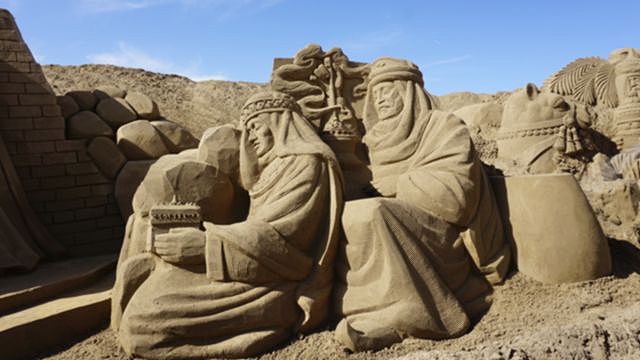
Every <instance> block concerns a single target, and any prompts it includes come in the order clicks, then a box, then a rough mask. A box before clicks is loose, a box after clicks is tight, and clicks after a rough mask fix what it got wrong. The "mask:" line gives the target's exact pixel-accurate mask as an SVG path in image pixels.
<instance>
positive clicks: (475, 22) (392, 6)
mask: <svg viewBox="0 0 640 360" xmlns="http://www.w3.org/2000/svg"><path fill="white" fill-rule="evenodd" d="M0 7H3V8H7V9H9V10H10V11H12V13H13V14H14V16H15V17H16V21H17V22H18V25H19V26H20V29H21V31H22V35H23V37H24V38H25V40H26V41H27V43H28V44H29V46H30V48H31V51H32V52H33V53H34V55H35V56H36V58H37V59H38V60H39V61H40V62H41V63H43V64H64V65H69V64H86V63H111V64H115V65H121V66H130V67H141V68H145V69H147V70H152V71H157V72H164V73H177V74H181V75H185V76H188V77H190V78H192V79H194V80H204V79H225V80H238V81H255V82H267V81H268V80H269V76H270V73H271V66H272V60H273V58H274V57H291V56H293V55H294V54H295V53H296V51H297V50H298V49H300V48H302V47H304V46H305V45H307V44H308V43H317V44H320V45H322V46H323V48H325V49H326V50H328V49H329V48H331V47H334V46H338V47H342V48H343V50H344V51H345V53H346V54H347V55H348V56H349V58H351V59H352V60H356V61H367V62H368V61H372V60H374V59H375V58H377V57H379V56H394V57H400V58H406V59H410V60H412V61H413V62H415V63H416V64H418V65H419V66H420V68H421V69H422V71H423V73H424V77H425V87H426V88H427V89H428V90H430V91H431V92H433V93H435V94H438V95H442V94H446V93H449V92H453V91H474V92H487V93H493V92H496V91H500V90H507V91H509V90H513V89H515V88H517V87H521V86H524V85H525V84H526V83H527V82H534V83H537V84H541V83H542V81H543V80H544V79H545V78H546V77H547V76H549V75H550V74H551V73H553V72H554V71H557V70H559V69H560V68H561V67H563V66H564V65H566V64H567V63H569V62H570V61H572V60H573V59H575V58H578V57H587V56H600V57H604V58H606V57H607V56H608V54H609V52H611V51H612V50H614V49H617V48H621V47H640V1H638V0H630V1H606V2H605V1H590V0H588V1H561V0H556V1H547V0H537V1H516V0H512V1H490V0H485V1H456V0H440V1H400V0H395V1H376V0H371V1H347V0H343V1H333V0H324V1H305V0H297V1H294V0H0Z"/></svg>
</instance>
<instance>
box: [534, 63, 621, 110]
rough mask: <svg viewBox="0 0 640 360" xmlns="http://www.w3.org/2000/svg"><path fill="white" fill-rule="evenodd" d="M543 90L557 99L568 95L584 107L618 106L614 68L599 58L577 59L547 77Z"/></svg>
mask: <svg viewBox="0 0 640 360" xmlns="http://www.w3.org/2000/svg"><path fill="white" fill-rule="evenodd" d="M544 86H545V87H546V88H548V89H549V90H550V91H551V92H554V93H556V94H560V95H571V96H572V97H573V98H574V99H575V100H576V101H578V102H580V103H583V104H586V105H596V104H602V105H604V106H606V107H608V108H614V107H616V106H618V95H617V93H616V88H615V67H614V66H613V65H612V64H610V63H608V62H607V61H605V60H603V59H601V58H599V57H589V58H581V59H577V60H575V61H573V62H571V63H570V64H569V65H567V66H565V67H564V68H562V70H560V71H558V72H557V73H555V74H553V75H551V77H549V78H548V79H547V80H546V81H545V84H544Z"/></svg>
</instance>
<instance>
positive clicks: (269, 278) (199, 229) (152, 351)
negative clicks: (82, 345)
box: [112, 93, 342, 358]
mask: <svg viewBox="0 0 640 360" xmlns="http://www.w3.org/2000/svg"><path fill="white" fill-rule="evenodd" d="M241 129H242V134H241V137H240V148H239V164H238V165H237V166H238V167H239V171H238V172H239V174H240V178H239V179H234V180H233V181H238V182H239V183H240V184H242V186H243V187H244V188H245V189H246V190H247V191H248V193H249V197H250V208H249V213H248V216H247V217H246V219H244V220H242V221H236V219H228V218H227V219H223V218H221V216H224V215H225V214H229V213H231V212H232V210H231V204H232V199H230V198H229V197H227V196H225V195H224V194H233V185H232V180H230V179H229V174H224V173H222V172H221V171H219V170H218V169H217V168H216V167H215V166H212V165H210V164H207V163H204V162H200V161H197V160H189V156H192V154H186V155H174V158H173V159H172V160H164V163H162V162H163V160H162V159H164V157H163V158H162V159H161V160H160V162H158V163H156V164H155V165H154V166H152V169H151V170H150V172H149V174H148V175H147V177H146V178H145V180H144V181H143V183H142V185H141V187H140V188H139V189H138V192H137V193H136V196H135V198H134V211H135V213H134V215H132V216H131V218H130V220H129V223H128V225H127V236H126V239H125V244H124V246H123V250H122V254H121V257H120V263H119V266H118V272H117V280H116V286H115V290H114V299H113V312H112V327H113V328H114V329H115V330H117V331H118V335H119V339H120V342H121V344H122V345H123V347H124V348H125V350H126V351H127V352H129V353H131V354H134V355H137V356H142V357H145V358H210V357H246V356H251V355H255V354H258V353H261V352H264V351H266V350H269V349H271V348H272V347H273V346H275V345H276V344H278V343H281V342H283V341H285V340H286V339H288V338H289V337H290V336H291V335H292V334H294V333H296V332H307V331H309V330H311V329H314V328H315V327H317V326H318V325H319V324H322V323H323V322H324V321H325V319H326V317H327V315H328V311H329V308H330V307H329V303H330V295H331V292H332V285H333V279H332V274H333V259H334V254H335V250H336V246H337V245H338V243H337V242H338V241H339V238H338V235H339V232H338V230H339V219H340V214H341V208H342V193H341V188H342V184H341V177H340V170H339V167H338V165H337V161H336V159H335V157H334V155H333V152H332V151H331V150H330V149H329V147H328V146H327V145H325V144H324V143H323V142H322V141H321V140H320V139H319V138H318V136H317V135H316V132H315V129H314V128H313V127H312V126H311V125H310V124H309V123H307V122H306V120H305V119H304V118H303V117H302V116H301V115H300V112H299V108H298V105H297V104H296V103H295V101H294V100H293V98H291V97H290V96H288V95H285V94H280V93H261V94H257V95H255V96H253V97H252V98H250V99H249V101H248V102H247V103H246V104H245V106H244V107H243V110H242V115H241ZM207 169H208V170H207ZM207 174H208V175H207ZM199 179H204V181H203V182H198V181H199ZM207 183H208V185H209V186H208V187H207V186H206V184H207ZM167 184H171V186H168V185H167ZM163 186H164V187H163ZM194 186H195V187H197V188H201V187H204V188H205V189H201V191H200V193H199V194H198V193H194V192H193V190H192V189H193V188H194ZM159 188H160V189H159ZM206 188H210V189H211V188H214V190H213V191H207V190H206ZM153 192H159V194H160V195H159V196H158V195H153V194H152V193H153ZM172 198H173V199H172ZM170 199H171V200H170ZM167 200H169V201H168V202H167ZM225 210H226V211H225ZM215 211H218V214H217V215H216V214H213V212H215ZM225 223H227V224H225Z"/></svg>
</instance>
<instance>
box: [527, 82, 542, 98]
mask: <svg viewBox="0 0 640 360" xmlns="http://www.w3.org/2000/svg"><path fill="white" fill-rule="evenodd" d="M525 89H526V91H527V96H528V97H529V99H531V100H533V99H535V98H536V97H537V96H538V94H539V93H540V90H538V87H537V86H536V84H532V83H528V84H527V86H525Z"/></svg>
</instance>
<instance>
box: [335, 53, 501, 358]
mask: <svg viewBox="0 0 640 360" xmlns="http://www.w3.org/2000/svg"><path fill="white" fill-rule="evenodd" d="M363 120H364V125H365V130H366V134H365V136H364V139H363V141H364V143H365V144H366V146H367V149H368V155H369V160H370V164H369V168H370V169H371V176H372V180H371V182H370V186H369V187H367V188H365V189H364V192H365V197H366V198H363V199H358V200H353V201H349V202H347V203H346V205H345V211H344V215H343V219H342V220H343V227H344V232H345V244H344V253H343V258H342V262H341V264H340V268H339V271H338V273H339V274H340V280H341V283H340V285H339V287H338V290H337V293H336V299H337V309H336V310H337V311H338V313H339V314H340V316H341V317H343V319H342V321H341V322H340V323H339V324H338V327H337V329H336V336H337V338H338V339H339V340H340V341H341V342H342V343H344V344H345V345H346V346H347V347H348V348H350V349H352V350H371V349H379V348H381V347H384V346H388V345H390V344H392V343H395V342H398V341H401V340H402V339H403V338H406V337H420V338H430V339H441V338H447V337H453V336H458V335H461V334H462V333H464V332H465V331H466V330H467V329H468V327H469V324H470V319H471V318H475V317H477V316H479V315H480V314H481V313H482V312H483V311H484V310H486V308H487V306H488V305H489V300H488V295H489V294H490V293H491V286H490V284H489V283H488V282H487V280H486V279H485V277H483V276H482V274H481V273H480V272H478V270H477V269H476V268H475V266H474V262H473V260H472V257H471V256H470V255H469V253H468V252H467V248H466V247H465V241H467V243H468V244H469V245H470V246H471V247H472V248H473V250H474V255H475V256H476V259H477V260H479V261H480V262H481V264H479V265H480V266H481V267H484V268H485V269H487V268H491V270H492V271H490V273H488V274H486V275H487V277H488V278H490V279H492V280H493V281H495V282H499V281H501V280H502V279H503V277H504V276H505V272H506V269H507V268H508V262H509V249H508V246H507V244H506V243H505V241H504V238H503V229H502V223H501V221H500V215H499V214H498V212H497V207H496V204H495V201H494V198H493V194H492V191H491V189H490V187H489V183H488V181H487V179H486V177H485V175H484V173H483V170H482V165H481V163H480V161H479V160H478V158H477V156H476V154H475V152H474V149H473V145H472V143H471V140H470V137H469V134H468V132H467V129H466V127H465V126H464V124H463V123H462V121H461V120H460V119H458V118H456V117H455V116H453V115H451V114H448V113H445V112H441V111H438V110H434V109H433V106H432V102H431V101H430V99H429V96H428V95H427V93H426V92H425V91H424V89H423V79H422V73H421V72H420V70H419V69H418V67H417V66H415V65H414V64H412V63H411V62H408V61H405V60H399V59H393V58H381V59H378V60H376V61H375V62H373V63H372V65H371V71H370V74H369V77H368V88H367V95H366V98H365V104H364V111H363ZM469 228H471V230H470V231H469V232H467V233H463V232H464V230H465V229H469ZM489 263H493V264H492V265H493V266H487V265H489Z"/></svg>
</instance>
